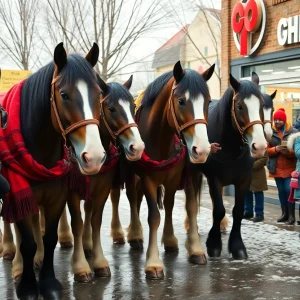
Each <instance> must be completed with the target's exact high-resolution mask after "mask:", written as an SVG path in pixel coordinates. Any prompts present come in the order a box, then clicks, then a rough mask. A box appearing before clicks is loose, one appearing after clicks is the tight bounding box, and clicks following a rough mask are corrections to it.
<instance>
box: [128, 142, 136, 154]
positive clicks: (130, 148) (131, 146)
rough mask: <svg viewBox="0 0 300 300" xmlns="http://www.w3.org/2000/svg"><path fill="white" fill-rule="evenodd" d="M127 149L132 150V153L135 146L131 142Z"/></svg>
mask: <svg viewBox="0 0 300 300" xmlns="http://www.w3.org/2000/svg"><path fill="white" fill-rule="evenodd" d="M129 151H130V152H132V153H134V152H135V147H134V145H133V144H131V145H130V146H129Z"/></svg>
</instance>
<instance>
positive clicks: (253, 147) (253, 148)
mask: <svg viewBox="0 0 300 300" xmlns="http://www.w3.org/2000/svg"><path fill="white" fill-rule="evenodd" d="M252 150H254V151H255V150H257V149H256V147H255V144H254V143H253V144H252Z"/></svg>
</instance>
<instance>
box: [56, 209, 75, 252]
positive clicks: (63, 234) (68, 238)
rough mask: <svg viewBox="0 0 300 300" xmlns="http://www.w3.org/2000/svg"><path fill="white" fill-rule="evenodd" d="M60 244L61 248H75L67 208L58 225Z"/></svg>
mask: <svg viewBox="0 0 300 300" xmlns="http://www.w3.org/2000/svg"><path fill="white" fill-rule="evenodd" d="M58 242H59V243H60V247H61V248H65V249H67V248H72V247H73V236H72V232H71V228H70V225H69V222H68V218H67V206H65V208H64V211H63V213H62V215H61V217H60V220H59V224H58Z"/></svg>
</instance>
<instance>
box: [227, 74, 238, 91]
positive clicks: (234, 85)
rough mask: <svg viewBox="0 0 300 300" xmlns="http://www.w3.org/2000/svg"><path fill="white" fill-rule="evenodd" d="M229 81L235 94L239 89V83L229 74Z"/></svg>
mask: <svg viewBox="0 0 300 300" xmlns="http://www.w3.org/2000/svg"><path fill="white" fill-rule="evenodd" d="M229 81H230V85H231V86H232V88H233V89H234V90H235V91H236V92H237V91H238V89H239V87H240V83H239V82H238V81H237V80H236V79H235V78H234V77H233V76H232V75H231V74H229Z"/></svg>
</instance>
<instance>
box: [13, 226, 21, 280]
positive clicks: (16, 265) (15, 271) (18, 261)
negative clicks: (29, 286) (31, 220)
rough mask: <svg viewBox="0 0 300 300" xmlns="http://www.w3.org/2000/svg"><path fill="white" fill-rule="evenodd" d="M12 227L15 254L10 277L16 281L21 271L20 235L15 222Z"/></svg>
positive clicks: (19, 277)
mask: <svg viewBox="0 0 300 300" xmlns="http://www.w3.org/2000/svg"><path fill="white" fill-rule="evenodd" d="M14 228H15V233H16V255H15V258H14V259H13V261H12V278H13V279H14V280H15V282H17V283H18V282H20V279H21V276H22V273H23V257H22V254H21V252H20V245H21V235H20V232H19V229H18V227H17V225H16V224H14Z"/></svg>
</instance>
